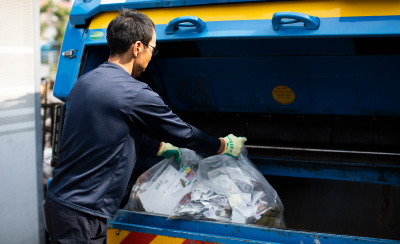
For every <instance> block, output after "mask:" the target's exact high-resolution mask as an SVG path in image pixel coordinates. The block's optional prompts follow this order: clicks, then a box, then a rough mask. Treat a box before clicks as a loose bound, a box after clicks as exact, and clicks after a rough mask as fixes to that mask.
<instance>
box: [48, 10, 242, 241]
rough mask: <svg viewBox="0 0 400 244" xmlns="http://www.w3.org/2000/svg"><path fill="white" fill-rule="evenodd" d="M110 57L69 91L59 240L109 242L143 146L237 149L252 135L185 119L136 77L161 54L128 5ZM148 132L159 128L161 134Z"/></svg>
mask: <svg viewBox="0 0 400 244" xmlns="http://www.w3.org/2000/svg"><path fill="white" fill-rule="evenodd" d="M107 41H108V45H109V47H110V57H109V59H108V62H105V63H104V64H102V65H100V66H99V67H98V68H96V69H94V70H92V71H90V72H88V73H87V74H85V75H83V76H81V77H80V78H79V79H78V80H77V82H76V83H75V85H74V86H73V88H72V89H71V92H70V94H69V96H68V101H67V110H66V115H65V122H64V129H63V134H62V139H61V149H60V158H59V163H58V165H57V166H56V168H55V172H54V178H53V180H52V181H51V183H50V185H49V189H48V192H47V199H46V206H45V207H46V208H45V211H46V223H47V228H48V231H49V234H50V237H51V240H52V242H53V243H104V242H105V240H106V219H107V218H110V219H112V218H113V217H114V215H115V213H116V211H117V210H118V207H119V204H120V202H121V200H122V197H123V194H124V191H125V189H126V187H127V184H128V181H129V178H130V175H131V173H132V171H133V168H134V166H135V163H136V160H137V157H138V154H141V155H149V156H156V155H157V156H164V157H170V156H175V158H176V159H177V160H178V161H179V160H180V159H179V158H180V150H179V148H177V147H175V146H172V144H174V145H176V146H179V147H185V148H190V149H192V150H195V151H198V152H202V153H206V154H208V155H213V154H216V153H225V154H228V155H230V156H233V157H237V156H238V154H239V153H240V151H241V149H242V147H243V144H244V142H245V141H246V138H244V137H240V138H237V137H235V136H233V135H229V136H227V137H225V138H220V139H217V138H214V137H211V136H209V135H207V134H206V133H204V132H202V131H200V130H198V129H197V128H195V127H193V126H191V125H189V124H187V123H184V122H183V121H182V120H181V119H180V118H179V117H178V116H177V115H175V114H174V113H173V112H172V111H171V110H170V108H169V107H168V106H167V105H165V104H164V102H163V100H162V99H161V98H160V97H159V96H158V94H156V93H155V92H153V91H152V90H151V89H150V88H149V87H148V85H146V84H145V83H142V82H140V81H138V80H136V79H135V78H133V77H138V76H139V75H140V74H141V73H142V72H143V71H144V70H145V69H146V67H147V64H148V63H149V62H150V60H151V57H152V55H154V54H156V52H157V49H156V33H155V30H154V23H153V22H152V21H151V20H150V19H149V18H148V17H147V16H146V15H144V14H142V13H140V12H138V11H135V10H127V9H125V10H123V11H121V13H120V15H119V16H117V17H116V18H115V19H114V20H112V21H111V22H110V24H109V26H108V28H107ZM148 135H153V136H154V137H155V136H157V137H158V138H160V139H161V140H163V141H168V142H171V143H172V144H170V143H164V142H160V141H158V140H155V139H153V138H151V137H150V136H148Z"/></svg>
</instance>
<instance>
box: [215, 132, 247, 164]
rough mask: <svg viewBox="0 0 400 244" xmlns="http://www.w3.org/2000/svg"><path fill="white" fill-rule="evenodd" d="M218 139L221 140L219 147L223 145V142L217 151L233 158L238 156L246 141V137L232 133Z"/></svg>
mask: <svg viewBox="0 0 400 244" xmlns="http://www.w3.org/2000/svg"><path fill="white" fill-rule="evenodd" d="M219 139H220V141H221V147H222V146H223V145H222V143H225V147H223V148H222V149H221V150H220V151H219V152H218V153H223V154H226V155H229V156H231V157H234V158H237V157H238V156H239V154H240V152H241V151H242V148H243V147H244V143H245V142H246V141H247V138H246V137H236V136H234V135H232V134H229V135H228V136H225V137H224V138H219Z"/></svg>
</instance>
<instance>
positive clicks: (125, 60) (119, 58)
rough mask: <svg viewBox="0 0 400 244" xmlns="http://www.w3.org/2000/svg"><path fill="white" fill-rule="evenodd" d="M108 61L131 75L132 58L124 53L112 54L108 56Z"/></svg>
mask: <svg viewBox="0 0 400 244" xmlns="http://www.w3.org/2000/svg"><path fill="white" fill-rule="evenodd" d="M108 62H111V63H114V64H117V65H119V66H121V67H122V68H123V69H124V70H125V71H126V72H128V73H129V74H131V75H132V68H133V63H134V62H135V61H134V59H132V58H129V57H127V56H126V55H114V56H110V57H109V58H108Z"/></svg>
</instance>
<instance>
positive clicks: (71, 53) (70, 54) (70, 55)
mask: <svg viewBox="0 0 400 244" xmlns="http://www.w3.org/2000/svg"><path fill="white" fill-rule="evenodd" d="M75 52H76V50H74V49H70V50H68V51H65V52H62V55H63V56H64V57H67V58H75V57H76V56H75Z"/></svg>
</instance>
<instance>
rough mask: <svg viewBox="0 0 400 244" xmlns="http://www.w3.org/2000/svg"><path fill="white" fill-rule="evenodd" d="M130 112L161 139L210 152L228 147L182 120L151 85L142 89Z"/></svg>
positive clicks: (213, 152)
mask: <svg viewBox="0 0 400 244" xmlns="http://www.w3.org/2000/svg"><path fill="white" fill-rule="evenodd" d="M131 116H132V117H133V119H134V121H135V122H138V123H139V124H140V125H141V126H142V127H143V128H145V129H146V130H147V131H149V132H150V133H151V134H152V135H154V136H156V137H158V138H159V139H160V140H162V141H166V142H169V143H171V144H173V145H175V146H178V147H184V148H189V149H192V150H194V151H197V152H201V153H206V154H208V155H213V154H216V153H217V152H219V151H222V148H225V145H223V147H222V145H221V142H222V141H221V140H219V139H217V138H215V137H212V136H209V135H208V134H206V133H204V132H203V131H201V130H199V129H197V128H196V127H194V126H192V125H189V124H188V123H185V122H183V121H182V120H181V119H180V118H179V117H178V116H177V115H176V114H174V113H173V112H172V111H171V109H170V108H169V107H168V106H167V105H165V103H164V101H163V100H162V99H161V97H160V96H158V94H156V93H155V92H153V91H152V90H151V89H143V90H141V91H140V92H139V93H138V94H137V96H136V97H135V100H134V102H133V104H132V108H131Z"/></svg>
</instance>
